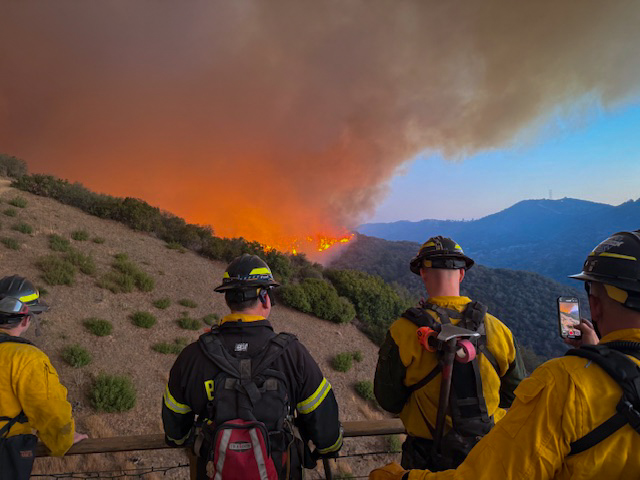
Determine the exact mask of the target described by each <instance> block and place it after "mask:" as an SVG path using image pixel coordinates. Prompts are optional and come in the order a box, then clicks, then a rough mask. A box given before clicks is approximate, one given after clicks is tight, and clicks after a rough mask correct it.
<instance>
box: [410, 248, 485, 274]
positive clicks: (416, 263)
mask: <svg viewBox="0 0 640 480" xmlns="http://www.w3.org/2000/svg"><path fill="white" fill-rule="evenodd" d="M431 258H433V259H438V258H457V259H459V260H464V263H465V266H464V269H465V270H469V269H470V268H471V267H473V265H475V263H476V262H475V261H473V260H472V259H471V258H469V257H467V256H466V255H464V254H461V253H459V254H455V255H452V254H443V255H430V256H429V257H425V256H424V255H423V256H420V255H416V256H415V257H413V258H412V259H411V262H410V263H409V269H410V270H411V271H412V272H413V273H415V274H416V275H420V269H421V268H422V261H423V260H429V259H431ZM433 268H438V267H433ZM451 270H459V269H457V268H452V269H451Z"/></svg>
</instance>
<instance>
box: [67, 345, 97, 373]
mask: <svg viewBox="0 0 640 480" xmlns="http://www.w3.org/2000/svg"><path fill="white" fill-rule="evenodd" d="M62 359H63V360H64V361H65V362H67V363H68V364H69V365H71V366H72V367H75V368H79V367H84V366H85V365H89V364H90V363H91V354H90V353H89V352H88V351H87V350H86V349H85V348H83V347H81V346H80V345H69V346H67V347H65V348H64V349H63V350H62Z"/></svg>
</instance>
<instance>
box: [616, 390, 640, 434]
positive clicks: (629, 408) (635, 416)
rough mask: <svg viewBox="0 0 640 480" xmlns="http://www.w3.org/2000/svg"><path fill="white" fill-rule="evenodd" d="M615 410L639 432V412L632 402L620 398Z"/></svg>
mask: <svg viewBox="0 0 640 480" xmlns="http://www.w3.org/2000/svg"><path fill="white" fill-rule="evenodd" d="M616 410H617V411H618V412H619V413H620V414H622V415H623V416H624V418H626V419H627V421H628V422H629V425H631V427H632V428H633V429H634V430H635V431H638V432H640V412H638V410H636V409H635V407H634V406H633V404H632V403H631V402H630V401H629V400H627V399H626V398H624V397H623V398H622V399H621V400H620V403H618V406H617V407H616Z"/></svg>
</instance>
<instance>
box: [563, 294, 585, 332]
mask: <svg viewBox="0 0 640 480" xmlns="http://www.w3.org/2000/svg"><path fill="white" fill-rule="evenodd" d="M558 323H559V324H560V336H561V337H562V338H580V337H582V332H581V331H580V330H578V329H577V328H576V325H579V324H580V303H579V302H578V299H577V298H576V297H558Z"/></svg>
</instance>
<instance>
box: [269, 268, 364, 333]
mask: <svg viewBox="0 0 640 480" xmlns="http://www.w3.org/2000/svg"><path fill="white" fill-rule="evenodd" d="M279 290H281V291H280V292H279V298H280V300H281V301H282V303H283V304H285V305H287V306H289V307H291V308H295V309H297V310H300V311H302V312H307V313H313V314H314V315H315V316H316V317H319V318H324V319H325V320H331V321H332V322H336V323H347V322H350V321H351V320H353V317H355V309H354V308H353V305H352V304H351V302H349V300H348V299H346V298H343V297H339V296H338V292H337V291H336V289H335V288H334V287H333V286H332V285H331V284H330V283H329V282H327V281H326V280H322V279H319V278H305V279H304V280H302V282H301V283H300V284H298V285H285V286H284V287H282V288H281V289H279Z"/></svg>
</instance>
